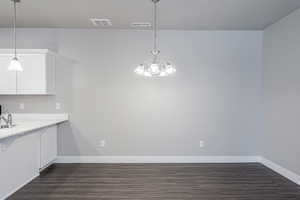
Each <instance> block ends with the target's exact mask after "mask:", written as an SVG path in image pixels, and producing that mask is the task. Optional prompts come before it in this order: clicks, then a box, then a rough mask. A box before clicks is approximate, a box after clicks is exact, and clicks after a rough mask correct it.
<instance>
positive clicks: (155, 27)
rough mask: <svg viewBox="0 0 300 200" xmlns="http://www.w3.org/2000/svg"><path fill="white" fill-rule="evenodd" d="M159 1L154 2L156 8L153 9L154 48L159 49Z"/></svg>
mask: <svg viewBox="0 0 300 200" xmlns="http://www.w3.org/2000/svg"><path fill="white" fill-rule="evenodd" d="M156 4H157V3H156V2H154V9H153V12H154V13H153V37H154V45H153V50H154V51H157V5H156Z"/></svg>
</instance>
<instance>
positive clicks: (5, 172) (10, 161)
mask: <svg viewBox="0 0 300 200" xmlns="http://www.w3.org/2000/svg"><path fill="white" fill-rule="evenodd" d="M0 147H1V151H0V177H1V178H0V199H3V198H5V197H7V195H8V194H11V193H12V192H15V190H16V189H19V188H20V187H21V186H22V185H24V184H26V183H27V182H28V181H30V180H32V179H33V178H34V177H36V176H38V174H39V160H38V158H39V148H38V147H39V136H38V135H37V134H34V133H28V134H26V135H23V136H15V137H10V138H7V139H4V140H1V141H0Z"/></svg>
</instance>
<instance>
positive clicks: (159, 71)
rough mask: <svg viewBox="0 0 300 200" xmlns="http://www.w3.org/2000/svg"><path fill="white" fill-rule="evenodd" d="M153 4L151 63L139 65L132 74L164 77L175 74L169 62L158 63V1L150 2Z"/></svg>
mask: <svg viewBox="0 0 300 200" xmlns="http://www.w3.org/2000/svg"><path fill="white" fill-rule="evenodd" d="M151 1H152V3H153V50H152V51H151V54H152V61H151V62H145V63H143V64H140V65H139V66H138V67H137V68H136V69H135V70H134V72H135V73H136V74H138V75H141V76H146V77H164V76H168V75H171V74H173V73H175V72H176V69H175V68H174V67H173V65H172V64H171V63H170V62H165V63H164V62H160V61H159V60H158V55H159V54H160V51H159V50H158V48H157V4H158V3H159V1H160V0H151Z"/></svg>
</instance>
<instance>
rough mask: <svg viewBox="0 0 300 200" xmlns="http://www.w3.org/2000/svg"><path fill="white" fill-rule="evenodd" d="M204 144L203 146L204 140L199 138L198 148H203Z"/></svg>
mask: <svg viewBox="0 0 300 200" xmlns="http://www.w3.org/2000/svg"><path fill="white" fill-rule="evenodd" d="M204 146H205V143H204V141H203V140H200V141H199V147H200V148H203V147H204Z"/></svg>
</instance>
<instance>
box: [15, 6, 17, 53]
mask: <svg viewBox="0 0 300 200" xmlns="http://www.w3.org/2000/svg"><path fill="white" fill-rule="evenodd" d="M16 4H17V2H16V1H14V54H15V58H17V31H16V24H17V5H16Z"/></svg>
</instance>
